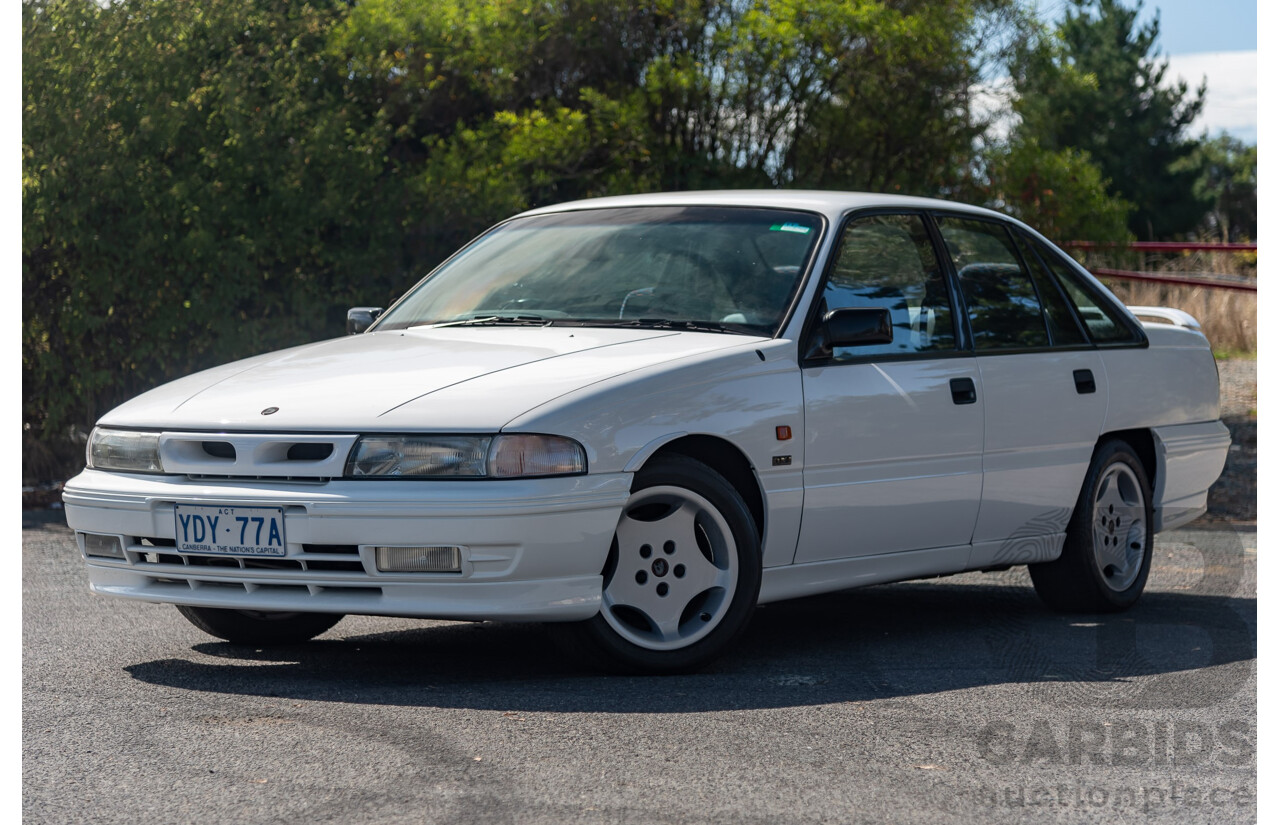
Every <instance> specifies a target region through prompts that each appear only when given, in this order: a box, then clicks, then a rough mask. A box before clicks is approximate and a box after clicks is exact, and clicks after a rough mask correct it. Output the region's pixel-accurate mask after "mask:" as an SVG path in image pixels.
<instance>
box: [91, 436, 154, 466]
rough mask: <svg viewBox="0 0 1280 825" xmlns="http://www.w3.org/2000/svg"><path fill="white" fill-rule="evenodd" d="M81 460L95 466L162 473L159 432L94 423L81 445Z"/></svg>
mask: <svg viewBox="0 0 1280 825" xmlns="http://www.w3.org/2000/svg"><path fill="white" fill-rule="evenodd" d="M85 464H87V465H88V466H90V467H92V468H93V469H95V470H123V471H124V472H129V473H163V472H164V466H163V465H162V464H161V463H160V433H140V432H134V431H132V430H104V429H102V428H100V427H95V428H94V430H93V432H92V433H90V435H89V444H88V446H86V447H85Z"/></svg>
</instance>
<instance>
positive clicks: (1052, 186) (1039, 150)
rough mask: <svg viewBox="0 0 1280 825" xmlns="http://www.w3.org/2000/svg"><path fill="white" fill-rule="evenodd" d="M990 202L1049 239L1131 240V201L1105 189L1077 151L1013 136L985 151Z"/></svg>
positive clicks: (1094, 167)
mask: <svg viewBox="0 0 1280 825" xmlns="http://www.w3.org/2000/svg"><path fill="white" fill-rule="evenodd" d="M988 164H989V165H988V175H989V178H990V185H991V190H990V193H991V196H992V199H993V200H994V203H993V204H992V205H993V206H995V207H996V208H998V209H1002V210H1003V211H1005V212H1007V213H1009V214H1011V215H1013V216H1014V217H1016V218H1021V219H1022V220H1024V221H1026V222H1027V223H1029V224H1031V225H1032V226H1034V227H1035V228H1036V229H1038V230H1039V231H1040V232H1042V233H1043V234H1044V235H1045V236H1046V237H1048V238H1049V239H1050V240H1053V241H1071V240H1089V241H1097V242H1102V243H1107V242H1114V243H1120V242H1124V241H1128V240H1130V239H1131V238H1132V236H1131V235H1130V234H1129V230H1128V227H1127V221H1128V217H1129V213H1130V211H1131V210H1132V209H1133V207H1132V205H1130V204H1129V203H1128V202H1126V201H1125V200H1123V199H1122V198H1119V197H1116V196H1114V195H1109V194H1108V193H1107V189H1108V184H1109V183H1110V182H1109V181H1107V180H1105V179H1104V178H1103V177H1102V173H1101V171H1099V169H1098V167H1097V165H1096V164H1094V163H1093V162H1092V161H1091V160H1090V159H1089V156H1088V155H1087V154H1086V153H1084V152H1081V151H1080V150H1078V149H1071V148H1067V149H1059V150H1058V151H1049V150H1046V149H1045V148H1044V147H1042V146H1040V145H1039V144H1038V143H1037V142H1036V141H1035V139H1034V138H1015V139H1014V140H1012V141H1010V142H1008V143H1004V144H1000V145H998V146H996V147H994V148H993V150H992V151H991V152H990V153H989V155H988Z"/></svg>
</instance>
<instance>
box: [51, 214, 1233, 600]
mask: <svg viewBox="0 0 1280 825" xmlns="http://www.w3.org/2000/svg"><path fill="white" fill-rule="evenodd" d="M664 204H708V205H723V206H734V205H742V206H748V205H752V206H758V205H766V206H774V207H779V208H789V209H805V210H810V211H814V212H818V213H821V214H822V215H823V216H824V217H825V219H826V222H827V230H826V232H825V233H824V237H823V238H822V241H821V245H820V246H819V248H818V251H817V252H816V253H815V256H814V259H813V261H812V262H811V266H810V271H809V273H808V275H807V277H806V279H805V281H804V284H803V286H802V290H801V293H800V295H799V298H798V300H797V305H796V306H797V308H796V310H795V311H794V312H793V313H792V314H791V316H790V319H789V320H788V321H787V322H786V323H785V324H784V326H783V328H782V329H781V330H780V331H779V333H778V334H777V336H775V337H772V338H764V337H749V336H742V335H733V334H717V333H709V332H706V333H704V332H687V331H673V330H653V329H596V328H572V327H468V328H462V327H451V328H436V329H429V328H419V329H412V330H404V331H387V332H379V331H377V330H376V328H375V330H374V331H371V332H368V333H365V334H362V335H356V336H348V337H344V338H339V339H334V340H330V341H322V342H319V343H315V344H310V345H307V346H302V347H296V348H293V349H290V350H285V351H282V352H278V353H272V354H267V355H261V356H258V357H255V358H250V359H247V360H244V361H240V362H236V363H234V364H228V365H226V366H222V367H218V368H215V369H211V370H207V371H205V372H202V373H198V374H196V375H192V376H189V377H187V378H183V379H180V380H177V381H174V382H172V383H170V384H167V385H165V386H163V387H160V388H158V389H155V390H152V391H151V392H148V393H145V394H144V395H141V396H139V397H138V398H136V399H134V400H132V401H130V402H128V403H126V404H124V405H122V406H120V407H119V408H117V409H115V410H113V411H111V412H110V413H108V414H107V415H106V416H104V417H103V419H102V420H101V422H100V425H101V426H104V427H121V428H132V429H147V430H160V431H162V432H163V433H165V434H166V435H165V436H164V437H163V439H162V447H161V449H162V455H164V457H165V466H166V468H167V469H168V470H169V471H170V472H169V474H166V475H141V474H130V473H121V472H104V471H100V470H92V469H90V470H86V471H85V472H84V473H82V474H81V475H79V476H77V477H76V478H75V479H73V480H72V481H70V482H69V483H68V484H67V486H66V491H65V494H64V500H65V505H66V512H67V520H68V523H69V524H70V526H71V527H72V528H74V529H75V530H76V531H77V532H78V533H81V534H83V533H92V534H104V535H112V536H117V537H119V538H120V540H121V541H122V543H123V544H124V546H125V547H126V550H127V558H126V559H125V560H121V561H115V560H110V559H104V558H99V557H88V556H86V563H87V567H88V571H89V579H90V584H91V587H92V589H93V590H94V591H96V592H98V593H102V594H105V595H111V596H119V597H124V598H131V599H138V600H143V601H152V602H168V603H178V604H191V605H203V606H209V607H227V608H241V609H254V610H287V611H293V610H296V611H322V612H334V613H355V614H369V615H396V616H421V617H439V618H464V619H509V620H552V621H556V620H577V619H585V618H589V617H591V616H593V615H594V614H595V613H596V612H597V611H598V610H599V607H600V600H601V581H602V580H601V570H602V566H603V564H604V560H605V557H606V555H607V553H608V550H609V546H610V542H611V540H612V536H613V532H614V528H615V526H616V525H617V523H618V519H619V515H620V513H621V510H622V507H623V504H624V503H625V502H626V500H627V497H628V495H629V492H630V489H631V481H632V478H633V474H634V473H635V471H636V470H638V469H639V468H640V467H641V466H643V465H644V462H645V461H646V460H647V459H648V458H649V457H651V456H652V455H653V454H654V453H655V452H657V451H658V450H659V449H661V448H662V446H663V445H664V444H668V443H670V442H673V441H675V440H676V439H679V438H682V437H684V436H688V435H704V436H711V437H714V438H716V439H719V440H721V441H722V442H724V443H725V444H726V445H729V446H731V447H732V448H733V449H735V450H737V451H738V452H739V453H740V454H741V455H742V456H743V457H745V459H746V461H747V462H748V463H749V464H750V466H751V468H752V476H753V481H754V483H755V484H756V485H758V489H759V493H760V499H761V502H762V506H763V513H762V515H763V518H762V521H763V565H764V568H765V573H764V579H763V585H762V589H761V594H760V599H759V601H760V602H768V601H774V600H778V599H784V598H790V597H795V596H802V595H806V594H814V593H820V592H827V591H832V590H839V589H844V588H848V587H852V586H857V585H863V584H873V583H879V582H888V581H897V580H903V579H908V578H914V577H919V576H927V575H937V574H945V573H955V572H960V571H963V570H969V569H982V568H985V567H991V566H996V565H1001V564H1009V563H1027V562H1037V561H1047V560H1051V559H1053V558H1055V557H1056V556H1057V554H1058V553H1059V552H1060V549H1061V546H1062V540H1063V531H1064V529H1065V526H1066V523H1067V520H1068V518H1069V517H1070V514H1071V511H1072V508H1074V507H1075V504H1076V498H1077V496H1078V495H1079V493H1080V487H1081V484H1082V481H1083V479H1084V476H1085V473H1086V471H1087V469H1088V466H1089V462H1090V458H1091V455H1092V452H1093V450H1094V447H1095V446H1096V445H1097V444H1098V443H1099V440H1100V439H1101V438H1103V437H1105V436H1106V434H1108V433H1114V432H1118V431H1122V430H1146V431H1149V432H1150V433H1151V437H1152V440H1153V442H1154V443H1155V445H1156V453H1157V455H1156V459H1157V468H1156V472H1155V477H1154V479H1153V487H1154V490H1153V492H1154V503H1155V514H1156V516H1155V519H1156V522H1155V527H1156V528H1157V529H1168V528H1171V527H1175V526H1177V525H1179V524H1182V523H1185V522H1186V521H1188V520H1190V519H1191V518H1194V517H1195V516H1196V515H1198V514H1199V513H1201V512H1203V511H1204V507H1205V498H1206V493H1207V490H1208V488H1209V485H1210V484H1211V483H1212V482H1213V481H1214V480H1215V479H1216V478H1217V476H1218V474H1219V473H1220V472H1221V469H1222V465H1223V462H1224V460H1225V455H1226V451H1227V447H1228V444H1229V439H1228V437H1227V434H1226V430H1225V428H1224V427H1223V426H1222V424H1221V423H1220V422H1219V421H1218V384H1217V376H1216V371H1215V368H1214V364H1213V359H1212V355H1211V353H1210V351H1209V348H1208V345H1207V343H1206V341H1205V339H1204V337H1203V336H1202V335H1201V334H1200V333H1199V332H1198V331H1196V330H1194V329H1190V328H1185V327H1172V326H1168V325H1163V324H1152V325H1148V327H1147V328H1146V329H1147V336H1148V339H1149V345H1148V346H1144V347H1134V348H1125V349H1094V348H1087V349H1077V350H1072V351H1044V352H1032V353H1018V354H984V353H978V354H976V355H975V354H973V353H969V354H968V355H967V356H966V357H952V358H948V359H933V360H930V359H918V360H909V361H896V362H895V361H886V362H884V363H879V362H876V361H875V360H874V359H869V360H868V361H867V362H866V363H859V364H850V365H839V366H828V367H822V366H817V367H812V366H805V365H804V361H803V358H802V353H801V346H802V345H803V337H804V325H805V322H806V318H807V317H808V314H809V313H808V307H809V306H810V304H811V303H812V302H813V300H814V296H815V293H816V290H817V289H818V283H819V280H820V274H821V273H822V271H823V269H824V266H825V263H826V258H827V256H828V254H829V249H830V247H831V245H832V239H833V237H834V236H835V234H836V228H838V227H839V226H840V224H841V221H842V220H843V219H844V218H845V217H846V216H847V215H848V214H850V213H851V212H854V211H856V210H859V209H864V208H870V207H885V206H889V207H895V206H899V207H903V208H916V209H938V208H944V209H947V210H951V211H961V212H972V213H977V214H981V215H984V216H988V217H990V216H993V215H994V213H989V212H987V211H985V210H976V209H971V208H969V207H960V206H957V205H955V204H949V203H943V202H938V201H923V200H919V199H912V198H889V197H882V196H870V195H848V194H832V193H805V192H792V193H788V192H774V193H759V192H754V193H753V192H727V193H685V194H682V195H653V196H636V197H629V198H611V199H603V200H600V201H595V202H587V204H586V205H585V206H584V204H567V205H564V206H561V207H554V208H551V209H548V210H539V211H540V212H547V211H554V210H556V209H574V208H587V206H589V207H590V208H602V207H607V206H610V205H620V206H621V205H664ZM1011 223H1012V222H1011ZM1077 369H1089V370H1091V372H1092V374H1093V376H1094V377H1095V379H1096V383H1097V391H1096V392H1095V393H1093V394H1090V395H1081V394H1078V393H1077V391H1076V389H1075V386H1074V385H1073V383H1072V373H1073V370H1077ZM955 377H967V378H970V379H972V380H973V382H974V384H975V385H976V388H977V396H978V400H977V402H976V403H973V404H969V405H963V406H959V405H957V404H955V403H953V401H952V396H951V394H950V391H949V389H948V382H949V380H950V379H952V378H955ZM273 406H274V407H279V412H277V413H275V414H274V415H271V416H270V417H264V416H263V415H262V414H261V411H262V410H264V409H265V408H268V407H273ZM778 427H789V428H790V430H791V433H792V437H791V438H790V439H789V440H779V438H778V435H777V428H778ZM379 432H381V433H415V432H423V433H499V432H512V433H542V434H551V435H559V436H565V437H568V438H572V439H574V440H576V441H578V442H579V443H580V444H582V445H583V447H584V448H585V451H586V455H587V462H588V467H589V472H588V473H587V474H586V475H581V476H574V477H562V478H542V479H521V480H468V481H450V480H439V481H435V480H432V481H422V480H412V481H410V480H358V479H342V478H335V475H337V476H341V471H340V469H339V470H337V471H336V472H335V468H337V467H339V466H340V465H341V464H342V461H343V460H345V454H340V455H335V457H334V458H333V459H331V460H330V464H329V465H326V466H325V467H319V468H317V469H316V470H315V473H314V475H315V478H314V479H311V480H308V479H307V478H305V477H304V478H296V477H295V478H291V479H288V480H286V479H283V478H277V479H263V478H257V479H255V478H252V477H253V476H264V475H272V474H273V473H272V472H270V471H269V470H270V468H269V467H267V466H266V464H264V463H263V462H267V463H269V456H271V455H273V454H274V453H272V452H271V447H270V445H271V444H272V443H274V442H275V441H279V440H290V439H291V440H292V441H295V442H296V441H306V440H308V439H309V438H313V437H315V436H317V435H324V436H330V437H332V438H331V440H332V441H334V442H335V443H337V444H339V445H350V444H351V443H353V442H354V440H355V438H356V437H357V436H358V435H359V434H361V433H379ZM209 433H220V434H225V435H223V436H220V437H225V438H227V439H231V440H233V441H235V440H236V439H239V441H236V443H237V445H238V446H240V449H238V450H237V452H238V455H240V456H243V458H239V459H237V460H236V461H237V462H238V463H237V465H236V466H235V467H234V469H233V470H228V469H227V468H226V467H225V466H217V465H214V464H209V463H208V462H205V461H204V460H203V459H201V458H199V457H195V456H192V455H191V454H189V453H183V449H182V446H181V445H182V444H183V443H184V440H183V439H184V438H186V439H187V440H188V441H190V439H191V438H192V437H197V436H199V435H201V434H205V435H207V434H209ZM241 445H242V446H241ZM339 452H341V451H339ZM254 456H257V457H256V458H255V457H254ZM264 468H265V469H264ZM218 473H221V474H222V477H217V474H218ZM211 476H213V477H211ZM322 479H323V480H322ZM175 504H208V505H218V504H223V505H232V506H234V505H243V506H270V507H281V508H283V510H284V514H285V534H286V537H287V551H288V556H287V558H288V559H290V560H292V561H296V562H298V564H297V565H296V567H295V569H255V568H249V567H239V566H229V567H226V566H200V565H193V564H189V563H185V562H184V561H183V560H181V559H175V558H174V555H173V554H170V555H169V556H167V557H166V558H167V559H168V561H166V560H165V559H164V558H162V559H160V560H159V561H148V560H147V556H146V554H147V553H148V552H151V551H152V550H153V548H151V547H149V546H146V545H144V544H143V543H142V541H143V539H159V540H165V539H172V538H173V536H174V532H175V530H174V518H173V509H174V506H175ZM418 543H424V544H432V545H456V546H459V547H461V548H462V559H463V564H462V570H461V572H460V573H448V574H409V573H396V574H388V573H380V572H378V570H377V569H376V566H375V565H374V562H373V550H372V548H373V547H374V546H377V545H396V544H418ZM315 546H329V547H346V548H348V550H347V551H345V555H344V554H337V555H333V554H328V555H325V554H317V553H315V552H313V550H312V549H308V548H313V549H314V547H315ZM81 549H82V551H83V549H84V541H83V537H81ZM325 559H330V560H331V559H338V560H341V561H343V562H344V564H343V565H341V566H342V567H343V569H339V570H334V569H313V568H312V566H311V565H308V564H307V562H308V561H312V562H316V561H320V560H325ZM175 561H176V563H175ZM316 566H318V567H323V565H316Z"/></svg>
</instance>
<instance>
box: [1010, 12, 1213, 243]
mask: <svg viewBox="0 0 1280 825" xmlns="http://www.w3.org/2000/svg"><path fill="white" fill-rule="evenodd" d="M1141 9H1142V4H1141V0H1139V2H1138V4H1137V5H1136V6H1135V7H1134V8H1132V9H1131V8H1127V7H1125V6H1124V5H1122V4H1121V3H1120V2H1119V0H1071V1H1070V6H1069V8H1068V10H1067V13H1066V16H1065V17H1064V19H1063V21H1062V23H1061V24H1060V25H1059V26H1058V28H1057V30H1056V31H1054V32H1053V33H1052V34H1051V35H1042V36H1040V37H1035V38H1032V39H1031V40H1029V41H1028V43H1027V44H1026V45H1025V46H1024V47H1023V48H1021V49H1020V51H1019V54H1018V55H1017V57H1016V59H1015V60H1014V62H1013V66H1012V70H1013V71H1012V74H1013V80H1014V86H1015V88H1016V90H1017V92H1018V99H1017V102H1016V103H1015V107H1014V108H1015V111H1016V113H1017V114H1018V115H1019V116H1020V118H1021V124H1020V125H1019V127H1018V129H1017V134H1018V135H1019V136H1020V137H1022V138H1023V139H1024V140H1028V141H1030V140H1034V141H1036V142H1037V143H1038V144H1039V145H1040V146H1042V147H1043V148H1044V149H1045V150H1048V151H1050V152H1058V151H1061V150H1063V149H1068V148H1071V149H1078V150H1082V151H1084V152H1087V153H1088V155H1089V157H1090V158H1092V160H1093V162H1094V163H1096V164H1097V165H1098V167H1099V169H1100V170H1101V172H1102V176H1103V177H1104V178H1107V179H1109V180H1110V181H1111V189H1112V192H1113V193H1114V194H1116V195H1119V196H1120V197H1122V198H1123V199H1125V200H1127V201H1129V202H1130V203H1132V204H1133V205H1134V211H1133V214H1132V215H1131V216H1130V219H1129V226H1130V229H1131V230H1132V231H1133V232H1134V233H1135V234H1137V235H1138V236H1140V237H1144V238H1157V237H1168V236H1171V235H1174V234H1177V233H1183V232H1187V231H1190V230H1191V229H1193V228H1194V227H1195V225H1196V223H1197V221H1199V219H1200V217H1201V215H1203V214H1204V210H1205V207H1206V204H1205V203H1204V201H1203V200H1202V199H1201V198H1200V197H1198V196H1197V195H1196V193H1195V191H1194V183H1195V178H1196V173H1195V172H1194V171H1193V170H1189V169H1186V168H1184V167H1183V166H1181V165H1180V164H1179V162H1180V161H1183V160H1184V159H1185V158H1187V157H1188V156H1189V155H1190V154H1191V153H1192V151H1193V150H1194V143H1193V142H1192V141H1191V140H1189V139H1188V138H1187V137H1186V130H1187V128H1188V127H1189V126H1190V124H1191V122H1192V121H1193V120H1195V118H1196V116H1197V115H1198V114H1199V112H1200V109H1201V108H1202V106H1203V104H1204V92H1205V87H1204V86H1203V85H1201V86H1200V87H1199V88H1198V89H1196V90H1195V91H1191V90H1190V89H1189V88H1188V86H1187V84H1186V83H1185V82H1184V81H1181V80H1179V81H1178V82H1176V83H1172V84H1171V83H1169V82H1168V81H1167V80H1166V77H1165V73H1166V71H1167V69H1168V61H1162V60H1160V59H1159V58H1158V56H1157V55H1156V54H1155V53H1154V49H1155V44H1156V41H1157V38H1158V37H1159V33H1160V25H1159V18H1158V17H1157V18H1156V19H1154V20H1152V21H1151V22H1150V23H1148V24H1147V25H1145V26H1138V25H1137V22H1136V21H1137V17H1138V14H1139V12H1140V11H1141Z"/></svg>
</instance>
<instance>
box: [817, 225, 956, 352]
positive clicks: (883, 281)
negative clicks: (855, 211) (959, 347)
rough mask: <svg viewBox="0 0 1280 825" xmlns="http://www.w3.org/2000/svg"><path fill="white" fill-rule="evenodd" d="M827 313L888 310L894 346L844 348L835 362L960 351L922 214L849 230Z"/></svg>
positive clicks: (826, 300)
mask: <svg viewBox="0 0 1280 825" xmlns="http://www.w3.org/2000/svg"><path fill="white" fill-rule="evenodd" d="M822 300H823V302H824V307H825V309H826V310H827V311H830V310H835V309H841V308H844V307H884V308H885V309H887V310H889V317H890V320H891V322H892V324H893V343H892V344H875V345H867V346H858V347H841V348H838V349H837V350H836V351H835V352H834V356H835V359H836V360H849V359H853V358H864V357H866V356H868V355H901V354H907V353H913V352H930V351H935V350H950V349H955V346H956V336H955V326H954V324H953V321H952V310H951V298H950V296H949V295H948V294H947V286H946V281H945V280H943V275H942V269H941V267H940V266H939V265H938V258H937V256H936V255H935V254H934V250H933V243H932V242H931V241H930V240H929V233H928V230H926V229H925V225H924V219H923V218H922V217H921V216H919V215H874V216H871V217H866V218H860V219H858V220H855V221H853V222H851V223H850V224H849V225H848V226H846V227H845V230H844V234H843V235H842V236H841V237H840V246H839V248H838V249H837V250H836V259H835V265H834V266H833V267H832V270H831V275H830V277H829V278H828V279H827V284H826V288H825V291H824V292H823V295H822Z"/></svg>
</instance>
